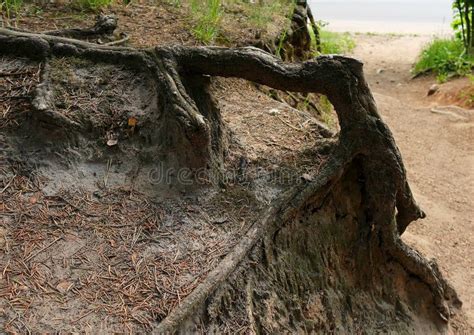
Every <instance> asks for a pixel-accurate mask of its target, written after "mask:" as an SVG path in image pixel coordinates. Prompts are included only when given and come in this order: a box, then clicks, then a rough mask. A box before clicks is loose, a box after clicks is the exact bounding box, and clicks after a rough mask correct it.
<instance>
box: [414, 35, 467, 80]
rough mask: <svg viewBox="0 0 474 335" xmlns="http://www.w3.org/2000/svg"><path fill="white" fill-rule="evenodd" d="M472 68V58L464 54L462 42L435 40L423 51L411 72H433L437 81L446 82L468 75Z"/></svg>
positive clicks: (456, 40)
mask: <svg viewBox="0 0 474 335" xmlns="http://www.w3.org/2000/svg"><path fill="white" fill-rule="evenodd" d="M473 66H474V57H472V56H470V55H468V54H467V53H466V49H465V48H464V45H463V43H462V41H460V40H458V39H435V40H433V41H432V42H431V43H430V44H428V45H427V46H426V47H425V48H424V49H423V51H422V52H421V54H420V56H419V58H418V61H417V62H416V64H415V66H414V67H413V72H414V73H415V74H422V73H428V72H433V73H434V74H436V75H437V76H438V77H437V78H438V81H440V80H441V81H446V80H447V79H448V78H449V77H450V76H454V75H460V76H464V75H467V74H469V73H470V72H471V71H472V68H473Z"/></svg>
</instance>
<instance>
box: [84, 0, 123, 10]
mask: <svg viewBox="0 0 474 335" xmlns="http://www.w3.org/2000/svg"><path fill="white" fill-rule="evenodd" d="M113 1H114V0H76V3H77V4H78V5H79V7H81V8H83V9H89V10H93V11H97V10H99V9H101V8H103V7H105V6H109V5H110V4H112V2H113Z"/></svg>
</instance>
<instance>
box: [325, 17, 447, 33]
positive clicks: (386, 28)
mask: <svg viewBox="0 0 474 335" xmlns="http://www.w3.org/2000/svg"><path fill="white" fill-rule="evenodd" d="M325 22H327V23H328V25H327V26H326V27H325V29H326V30H329V31H334V32H349V33H375V34H400V35H423V36H439V37H449V36H452V35H453V32H452V28H451V26H450V25H449V24H438V25H436V24H432V23H409V22H396V21H393V22H390V23H389V24H387V22H383V21H355V20H354V21H349V20H331V21H325Z"/></svg>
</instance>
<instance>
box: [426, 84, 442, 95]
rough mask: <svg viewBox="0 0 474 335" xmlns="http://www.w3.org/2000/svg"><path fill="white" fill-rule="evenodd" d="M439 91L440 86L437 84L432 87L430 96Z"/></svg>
mask: <svg viewBox="0 0 474 335" xmlns="http://www.w3.org/2000/svg"><path fill="white" fill-rule="evenodd" d="M438 90H439V86H438V85H436V84H433V85H431V87H430V89H429V90H428V96H430V95H433V94H435V93H436V92H437V91H438Z"/></svg>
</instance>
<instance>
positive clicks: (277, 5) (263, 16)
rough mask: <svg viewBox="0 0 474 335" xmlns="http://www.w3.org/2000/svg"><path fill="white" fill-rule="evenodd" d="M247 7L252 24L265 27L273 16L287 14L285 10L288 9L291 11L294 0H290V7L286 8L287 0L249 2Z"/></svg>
mask: <svg viewBox="0 0 474 335" xmlns="http://www.w3.org/2000/svg"><path fill="white" fill-rule="evenodd" d="M247 7H248V8H247V9H248V12H249V21H250V22H251V23H252V25H253V26H255V27H257V28H260V29H263V28H266V26H267V25H268V24H269V23H270V22H272V21H273V19H274V18H275V17H281V16H284V15H287V11H289V10H291V13H293V10H294V2H291V6H290V9H289V8H288V1H286V0H277V1H270V2H262V3H259V4H251V5H250V6H247Z"/></svg>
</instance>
